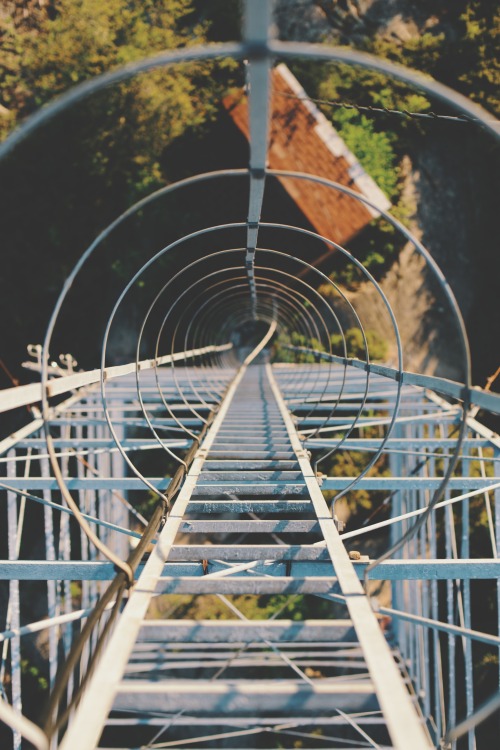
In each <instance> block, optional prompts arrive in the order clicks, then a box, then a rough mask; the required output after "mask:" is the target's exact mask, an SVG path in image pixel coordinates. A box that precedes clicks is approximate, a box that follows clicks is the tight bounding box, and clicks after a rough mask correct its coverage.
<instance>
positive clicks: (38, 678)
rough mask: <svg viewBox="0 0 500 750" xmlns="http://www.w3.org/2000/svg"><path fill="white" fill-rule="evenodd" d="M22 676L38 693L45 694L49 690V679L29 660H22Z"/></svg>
mask: <svg viewBox="0 0 500 750" xmlns="http://www.w3.org/2000/svg"><path fill="white" fill-rule="evenodd" d="M21 674H22V676H23V677H24V678H25V679H26V680H28V682H29V683H31V685H32V687H33V688H34V689H35V690H36V691H38V692H42V693H44V692H45V691H46V690H47V689H48V686H49V683H48V681H47V679H46V678H45V677H43V675H42V674H41V672H40V669H39V668H38V667H35V666H34V665H33V664H31V662H30V661H29V660H28V659H21Z"/></svg>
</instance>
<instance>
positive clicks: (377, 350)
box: [330, 328, 388, 362]
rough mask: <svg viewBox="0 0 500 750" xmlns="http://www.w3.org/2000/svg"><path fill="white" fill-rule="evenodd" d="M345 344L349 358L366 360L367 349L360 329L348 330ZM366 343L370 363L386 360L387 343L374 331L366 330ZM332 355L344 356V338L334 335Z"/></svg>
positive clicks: (337, 334) (331, 338) (332, 337)
mask: <svg viewBox="0 0 500 750" xmlns="http://www.w3.org/2000/svg"><path fill="white" fill-rule="evenodd" d="M344 335H345V342H346V350H347V356H348V357H354V358H356V359H366V354H367V353H366V349H365V344H364V341H363V334H362V333H361V329H359V328H348V329H347V331H346V332H345V334H344ZM365 336H366V343H367V344H368V355H369V358H370V361H371V362H373V361H376V360H379V361H380V360H382V361H383V360H385V358H386V357H387V352H388V344H387V341H386V340H385V339H384V338H383V337H382V336H381V335H380V334H379V333H377V331H375V330H373V329H370V328H368V329H366V330H365ZM330 340H331V344H332V353H333V354H337V355H339V356H340V357H343V356H344V346H343V342H342V336H341V335H340V334H339V333H334V334H333V335H332V336H331V337H330Z"/></svg>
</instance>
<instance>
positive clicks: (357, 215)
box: [224, 64, 390, 245]
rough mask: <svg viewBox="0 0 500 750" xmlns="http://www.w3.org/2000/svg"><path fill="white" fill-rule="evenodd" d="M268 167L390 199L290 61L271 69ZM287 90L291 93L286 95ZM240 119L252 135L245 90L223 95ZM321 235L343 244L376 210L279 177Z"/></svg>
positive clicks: (381, 201)
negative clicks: (308, 91) (314, 100)
mask: <svg viewBox="0 0 500 750" xmlns="http://www.w3.org/2000/svg"><path fill="white" fill-rule="evenodd" d="M272 85H273V95H272V118H271V132H270V145H269V165H268V166H269V167H270V168H271V169H283V170H293V171H297V172H307V173H309V174H313V175H318V176H319V177H326V178H328V179H330V180H333V181H335V182H339V183H340V184H342V185H346V186H348V187H350V188H352V189H353V190H355V191H357V192H359V193H362V194H363V195H364V196H365V197H366V198H368V199H369V200H370V201H371V202H372V203H374V204H375V205H376V206H377V207H379V208H382V209H387V208H389V206H390V203H389V201H388V200H387V198H386V196H385V195H384V194H383V193H382V191H381V190H380V189H379V188H378V187H377V185H376V184H375V182H374V181H373V180H372V178H371V177H369V176H368V175H367V174H366V172H364V170H363V168H362V167H361V165H360V164H359V162H358V161H357V160H356V158H355V157H354V156H353V154H352V153H351V152H350V151H349V149H348V148H347V146H346V145H345V143H344V141H343V140H342V139H341V138H340V136H339V134H338V133H337V131H336V130H335V129H334V128H333V126H332V125H331V123H330V122H329V121H328V120H327V119H326V117H325V116H324V115H323V114H322V113H321V112H320V111H319V110H318V109H317V107H316V106H315V105H314V104H313V103H312V102H310V101H303V100H302V101H299V100H297V99H295V98H290V97H299V98H300V99H304V97H306V96H307V95H306V93H305V91H304V90H303V89H302V87H301V86H300V84H299V83H298V81H297V79H296V78H295V77H294V76H293V75H292V73H291V72H290V71H289V70H288V68H287V67H286V66H285V65H283V64H282V65H279V66H278V67H277V68H275V69H274V70H273V72H272ZM282 94H286V95H287V96H283V95H282ZM224 106H225V108H226V109H227V110H228V112H229V114H230V116H231V117H232V119H233V121H234V122H235V124H236V125H237V126H238V128H239V129H240V130H241V132H242V133H244V135H245V136H246V137H247V138H248V136H249V127H248V105H247V98H246V96H244V95H243V94H237V95H232V96H228V97H226V98H225V99H224ZM279 179H280V182H281V183H282V185H283V186H284V188H285V190H286V191H287V192H288V194H289V195H290V197H291V198H292V199H293V200H294V201H295V203H296V204H297V206H298V207H299V208H300V210H301V211H302V213H303V214H304V216H305V217H306V218H307V219H308V221H309V222H310V223H311V224H312V226H313V227H314V228H315V230H316V231H317V232H318V234H321V235H322V236H324V237H325V238H327V239H330V240H333V241H335V242H337V243H339V244H341V245H343V244H345V243H346V242H347V241H348V240H349V239H350V238H351V237H353V236H354V235H356V234H357V233H358V232H359V231H361V229H363V228H364V227H365V226H366V225H367V224H368V223H369V222H370V221H371V220H372V218H373V217H374V216H376V215H377V212H376V211H374V210H373V209H369V208H368V207H366V206H364V205H363V204H362V203H360V202H359V201H356V200H354V199H353V198H351V197H349V196H346V195H343V194H342V193H339V192H338V191H336V190H332V189H331V188H328V187H326V186H324V185H318V184H315V183H312V182H309V181H306V180H294V179H290V178H279Z"/></svg>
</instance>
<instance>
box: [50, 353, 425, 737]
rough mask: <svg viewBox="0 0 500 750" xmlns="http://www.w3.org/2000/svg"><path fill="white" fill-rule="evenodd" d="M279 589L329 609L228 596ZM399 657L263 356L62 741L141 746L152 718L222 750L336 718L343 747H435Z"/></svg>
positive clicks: (201, 455) (210, 447)
mask: <svg viewBox="0 0 500 750" xmlns="http://www.w3.org/2000/svg"><path fill="white" fill-rule="evenodd" d="M179 537H180V538H179ZM282 537H284V538H285V540H286V539H288V540H292V543H286V541H285V542H284V541H283V539H282ZM262 538H266V539H271V540H272V541H273V544H267V543H266V544H263V543H261V540H262ZM221 539H222V540H223V541H222V542H221V541H220V540H221ZM242 539H244V540H245V543H242V541H241V540H242ZM248 540H250V542H249V543H246V542H247V541H248ZM161 594H190V595H196V596H204V595H216V596H217V597H218V599H219V601H221V602H222V603H224V605H225V606H226V607H227V612H228V617H230V618H231V619H218V620H195V619H193V620H179V621H177V620H175V619H164V620H158V619H150V618H148V610H149V607H150V604H151V601H152V599H153V597H156V596H158V595H161ZM277 594H279V595H282V596H283V597H286V599H284V601H285V602H286V601H288V597H293V596H298V595H314V596H316V597H318V596H319V597H321V598H322V601H328V600H329V601H330V602H331V605H332V610H331V611H332V612H335V613H336V614H335V618H334V619H329V618H328V619H327V618H324V619H305V620H301V621H295V620H289V619H281V618H277V617H274V618H271V619H268V620H256V619H248V618H247V617H246V616H245V615H244V614H242V612H241V611H240V610H239V608H238V607H237V606H236V605H235V604H234V602H233V601H232V600H231V599H230V598H228V597H230V596H232V595H240V596H241V595H243V596H247V595H248V596H252V595H258V596H265V595H277ZM339 602H340V604H339ZM396 657H397V654H396V653H395V651H394V650H392V649H391V647H390V645H389V644H388V642H387V640H386V638H385V636H384V633H383V632H382V630H381V627H380V625H379V622H378V621H377V618H376V615H375V614H374V612H373V611H372V609H371V607H370V603H369V601H368V598H367V596H366V595H365V593H364V590H363V587H362V585H361V582H360V580H359V577H358V573H357V571H356V570H355V567H354V566H353V563H352V562H351V560H350V559H349V556H348V553H347V551H346V549H345V547H344V545H343V542H342V540H341V538H340V536H339V533H338V531H337V528H336V525H335V523H334V520H333V518H332V515H331V512H330V510H329V508H328V505H327V503H326V501H325V499H324V496H323V494H322V492H321V489H320V485H319V484H318V479H317V477H316V476H315V474H314V471H313V469H312V467H311V464H310V461H309V454H308V453H307V451H306V450H304V447H303V444H302V442H301V440H300V438H299V435H298V432H297V429H296V425H295V423H294V419H293V417H292V415H291V413H290V411H289V409H288V407H287V405H286V403H285V400H284V397H283V393H282V390H281V389H280V387H279V385H278V383H277V380H276V378H275V375H274V372H273V368H272V367H271V365H269V364H252V365H251V364H249V363H245V364H243V365H242V366H241V367H240V368H239V370H238V371H237V373H236V375H235V377H234V379H233V381H232V383H231V384H230V386H229V387H228V389H227V391H226V393H225V396H224V398H223V400H222V401H221V403H220V406H219V408H218V411H217V413H216V416H215V418H214V420H213V422H212V424H211V426H210V429H209V430H208V432H207V434H206V436H205V439H204V440H203V442H202V443H201V445H200V448H199V450H198V452H197V454H196V457H195V459H194V461H193V463H192V465H191V468H190V471H189V473H188V474H187V476H186V479H185V481H184V484H183V486H182V488H181V490H180V492H179V495H178V496H177V499H176V501H175V503H174V505H173V508H172V510H171V512H170V514H169V516H168V519H167V521H166V523H165V525H164V527H163V529H162V531H161V534H160V535H159V537H158V539H157V542H156V544H155V545H154V549H153V551H152V552H151V554H150V555H149V558H148V560H147V562H146V564H145V565H144V568H143V570H142V572H141V574H140V576H139V578H138V580H137V583H136V585H135V586H134V588H133V590H132V592H131V593H130V595H129V599H128V602H127V604H126V606H125V608H124V610H123V612H122V614H121V616H120V619H119V621H118V623H117V625H116V627H115V629H114V631H113V634H112V636H111V637H110V640H109V642H108V644H107V646H106V649H105V651H104V653H103V655H102V658H101V660H100V662H99V663H98V665H97V667H96V670H95V672H94V674H93V676H92V677H91V679H90V682H89V684H88V686H87V690H86V691H85V694H84V696H83V698H82V700H81V703H80V705H79V707H78V709H77V711H76V712H75V715H74V716H73V718H72V721H71V722H70V725H69V728H68V730H67V732H66V734H65V736H64V739H63V741H62V744H61V748H62V750H70V749H71V750H80V749H81V750H83V749H84V748H95V747H97V746H98V747H102V748H107V747H138V746H141V743H143V739H142V740H141V739H140V738H141V737H142V738H143V737H144V734H141V732H142V733H143V732H144V728H145V727H146V728H147V729H148V730H149V734H148V736H150V735H151V728H153V729H157V730H158V736H159V737H160V735H161V740H162V742H161V746H162V747H170V746H171V747H179V746H183V745H184V744H187V745H188V746H189V747H197V741H198V742H200V743H201V746H205V747H206V746H207V745H206V741H207V740H206V737H208V738H211V739H219V740H220V739H222V740H223V741H224V743H225V744H224V746H226V741H228V740H229V739H230V738H231V737H233V736H234V737H241V736H245V735H246V736H248V737H249V738H250V742H253V741H254V740H252V739H251V738H252V737H254V735H258V734H261V733H262V732H274V731H278V728H279V730H280V731H284V730H283V727H284V728H285V731H288V732H290V733H291V734H292V735H296V734H299V736H300V734H301V728H303V727H305V726H307V727H311V726H314V725H315V724H318V723H321V725H322V726H325V725H326V726H328V725H329V724H331V725H339V724H341V725H342V726H343V727H344V728H345V729H344V731H348V732H350V733H351V734H343V735H342V736H345V737H351V739H350V744H349V743H348V746H349V747H352V746H353V742H354V744H356V742H357V741H358V742H359V743H360V746H367V743H368V746H373V747H395V748H401V749H402V748H404V749H405V750H413V749H414V750H417V749H419V750H420V749H421V748H429V747H431V746H432V743H431V741H430V738H429V736H428V734H427V731H426V728H425V724H424V720H423V719H422V716H421V714H420V712H419V710H418V705H417V701H416V698H415V697H414V696H412V694H411V692H410V689H409V685H408V680H407V678H406V677H405V673H404V669H402V668H401V665H400V664H399V665H398V663H397V661H396ZM167 730H168V731H169V732H170V734H167ZM174 731H175V733H174V735H172V732H174ZM182 732H184V735H182ZM179 733H181V735H182V736H184V737H185V739H182V736H181V735H180V734H179ZM193 733H194V734H193ZM153 734H155V732H154V731H153ZM172 736H174V737H175V739H173V740H172V741H167V740H169V738H170V737H172ZM111 738H112V739H111ZM138 738H139V739H138ZM204 738H205V739H204ZM159 741H160V740H159ZM117 742H118V743H119V744H118V745H117V744H116V743H117ZM204 742H205V744H203V743H204ZM239 742H240V743H241V739H240V741H239ZM238 746H241V744H239V745H238ZM250 746H252V745H249V747H250ZM253 746H255V745H253Z"/></svg>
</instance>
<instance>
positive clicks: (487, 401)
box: [282, 344, 500, 414]
mask: <svg viewBox="0 0 500 750" xmlns="http://www.w3.org/2000/svg"><path fill="white" fill-rule="evenodd" d="M282 346H283V349H289V350H290V351H296V352H301V353H305V354H314V356H315V357H317V358H318V359H325V360H327V361H328V362H335V363H337V364H339V365H348V366H350V367H356V368H357V369H358V370H364V371H365V372H370V373H373V374H375V375H382V377H384V378H388V379H389V380H394V381H396V382H402V383H405V384H407V385H415V386H420V387H421V388H428V389H429V390H431V391H437V392H438V393H442V394H443V395H444V396H450V397H451V398H456V399H460V400H463V398H464V397H465V396H466V395H468V396H469V402H470V403H471V404H475V405H476V406H478V407H480V408H481V409H486V410H487V411H489V412H492V413H493V414H500V394H497V393H491V391H485V390H483V388H481V387H480V386H477V385H475V386H473V387H472V388H467V387H466V385H465V384H464V383H460V382H458V381H456V380H448V379H447V378H440V377H437V376H435V375H423V374H421V373H417V372H409V371H408V370H397V369H395V368H394V367H388V366H387V365H375V364H373V363H372V362H366V361H365V360H363V359H356V357H340V356H339V355H337V354H328V353H327V352H320V351H319V350H318V349H311V348H309V347H306V346H291V345H290V344H283V345H282Z"/></svg>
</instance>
